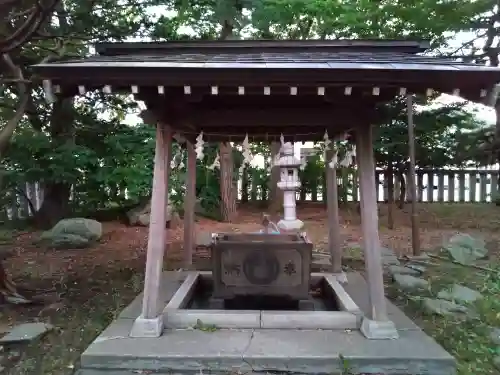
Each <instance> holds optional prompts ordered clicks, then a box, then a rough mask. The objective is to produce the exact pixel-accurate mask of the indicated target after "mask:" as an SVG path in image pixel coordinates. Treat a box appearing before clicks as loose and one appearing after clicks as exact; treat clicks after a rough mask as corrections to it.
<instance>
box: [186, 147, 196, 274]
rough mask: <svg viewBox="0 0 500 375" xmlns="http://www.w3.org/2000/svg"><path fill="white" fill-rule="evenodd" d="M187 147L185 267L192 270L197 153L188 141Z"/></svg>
mask: <svg viewBox="0 0 500 375" xmlns="http://www.w3.org/2000/svg"><path fill="white" fill-rule="evenodd" d="M186 147H187V173H186V195H185V196H184V265H185V267H186V268H190V267H191V265H192V264H193V247H194V238H195V235H194V232H195V222H194V207H195V204H196V152H195V150H194V145H193V143H191V142H190V141H186Z"/></svg>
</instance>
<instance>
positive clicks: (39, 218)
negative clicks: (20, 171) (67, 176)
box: [35, 183, 71, 229]
mask: <svg viewBox="0 0 500 375" xmlns="http://www.w3.org/2000/svg"><path fill="white" fill-rule="evenodd" d="M70 193H71V185H69V184H65V183H50V184H48V185H46V186H44V194H43V202H42V206H41V207H40V209H39V210H38V212H37V213H36V215H35V225H36V226H37V227H38V228H41V229H49V228H52V227H53V226H54V225H55V224H57V222H58V221H59V220H61V219H64V218H65V217H66V216H67V215H68V214H69V198H70Z"/></svg>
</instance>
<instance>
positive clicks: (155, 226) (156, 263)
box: [130, 124, 172, 337]
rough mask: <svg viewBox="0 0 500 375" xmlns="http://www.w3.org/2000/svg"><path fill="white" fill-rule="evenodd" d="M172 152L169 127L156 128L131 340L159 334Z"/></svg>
mask: <svg viewBox="0 0 500 375" xmlns="http://www.w3.org/2000/svg"><path fill="white" fill-rule="evenodd" d="M171 150H172V131H171V129H170V126H167V125H163V124H158V125H157V128H156V149H155V160H154V173H153V193H152V197H151V219H150V222H149V237H148V250H147V255H146V276H145V280H144V297H143V300H142V312H141V315H140V316H139V317H138V318H137V319H136V320H135V322H134V325H133V327H132V331H131V332H130V336H132V337H159V336H161V333H162V331H163V315H162V311H163V306H161V305H160V302H161V301H160V298H159V296H160V286H161V285H160V282H161V274H162V271H163V255H164V253H165V247H166V243H167V230H166V226H165V224H166V218H167V204H168V172H169V169H170V168H169V166H170V156H171V155H170V154H171Z"/></svg>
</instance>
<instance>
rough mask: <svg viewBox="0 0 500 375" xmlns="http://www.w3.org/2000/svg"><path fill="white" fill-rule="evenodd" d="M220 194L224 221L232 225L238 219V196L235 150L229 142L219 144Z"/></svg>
mask: <svg viewBox="0 0 500 375" xmlns="http://www.w3.org/2000/svg"><path fill="white" fill-rule="evenodd" d="M219 159H220V193H221V216H222V221H224V222H227V223H231V222H233V221H234V219H235V218H236V196H235V194H234V193H235V189H234V184H233V175H234V173H233V172H234V163H233V149H232V147H231V144H230V143H229V142H221V143H220V144H219Z"/></svg>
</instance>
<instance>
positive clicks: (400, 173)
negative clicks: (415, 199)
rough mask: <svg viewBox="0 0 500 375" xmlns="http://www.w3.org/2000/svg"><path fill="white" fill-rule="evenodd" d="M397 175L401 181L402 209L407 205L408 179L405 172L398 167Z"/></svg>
mask: <svg viewBox="0 0 500 375" xmlns="http://www.w3.org/2000/svg"><path fill="white" fill-rule="evenodd" d="M397 177H398V179H399V182H400V184H399V186H400V189H399V200H398V208H399V209H401V210H402V209H403V208H404V207H405V200H406V180H405V174H404V172H403V171H401V170H400V169H398V171H397Z"/></svg>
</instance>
